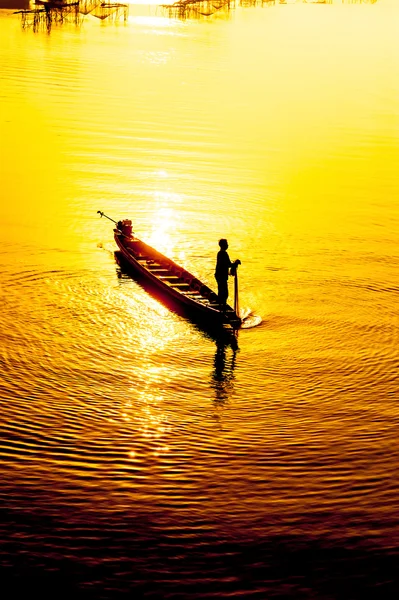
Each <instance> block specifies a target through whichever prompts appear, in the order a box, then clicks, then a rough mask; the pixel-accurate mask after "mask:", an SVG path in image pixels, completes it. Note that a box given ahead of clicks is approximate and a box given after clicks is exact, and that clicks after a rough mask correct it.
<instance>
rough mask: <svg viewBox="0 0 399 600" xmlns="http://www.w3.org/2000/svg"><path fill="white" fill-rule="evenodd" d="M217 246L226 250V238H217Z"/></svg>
mask: <svg viewBox="0 0 399 600" xmlns="http://www.w3.org/2000/svg"><path fill="white" fill-rule="evenodd" d="M219 246H220V248H221V249H222V250H227V248H228V247H229V245H228V243H227V240H225V239H224V238H222V239H221V240H219Z"/></svg>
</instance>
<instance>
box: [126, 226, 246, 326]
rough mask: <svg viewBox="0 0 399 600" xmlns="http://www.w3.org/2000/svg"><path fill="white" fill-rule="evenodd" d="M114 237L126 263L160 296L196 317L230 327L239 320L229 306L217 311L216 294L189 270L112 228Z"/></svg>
mask: <svg viewBox="0 0 399 600" xmlns="http://www.w3.org/2000/svg"><path fill="white" fill-rule="evenodd" d="M114 238H115V241H116V244H117V246H118V248H119V251H120V253H121V255H122V257H123V259H124V261H126V263H127V264H128V265H129V266H130V267H131V268H132V269H133V270H134V271H135V272H136V273H137V274H139V275H140V276H141V278H143V280H144V281H147V282H148V283H150V284H151V285H152V287H154V288H155V289H156V290H159V292H161V294H162V295H165V296H167V297H168V298H171V299H172V300H174V301H175V302H177V303H178V304H179V305H181V306H184V307H185V308H186V309H188V310H189V311H190V312H194V313H195V314H196V315H197V316H198V317H201V318H204V319H206V320H211V321H213V322H216V323H219V324H220V325H223V326H228V327H231V328H233V329H239V327H240V325H241V319H240V318H239V317H237V315H236V314H235V312H234V310H233V309H232V308H231V306H229V305H227V306H226V311H225V312H224V313H222V312H221V311H220V310H219V302H218V297H217V294H215V292H214V291H212V290H211V289H210V288H209V287H208V286H207V285H205V284H204V283H202V282H201V281H200V280H199V279H197V278H196V277H195V276H194V275H193V274H192V273H190V272H189V271H187V270H186V269H184V268H183V267H181V266H180V265H178V264H177V263H175V262H174V261H172V260H171V259H169V258H167V257H166V256H164V255H163V254H161V253H160V252H158V251H157V250H155V249H154V248H152V247H151V246H149V245H148V244H146V243H145V242H143V241H141V240H139V239H138V238H135V237H133V236H127V235H125V234H124V233H122V232H121V231H120V230H119V229H114Z"/></svg>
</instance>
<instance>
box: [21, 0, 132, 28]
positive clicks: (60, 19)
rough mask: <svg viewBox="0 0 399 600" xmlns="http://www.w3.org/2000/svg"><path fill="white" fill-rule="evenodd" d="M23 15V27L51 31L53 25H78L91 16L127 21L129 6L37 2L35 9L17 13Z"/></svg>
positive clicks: (87, 0)
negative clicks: (82, 19) (43, 28)
mask: <svg viewBox="0 0 399 600" xmlns="http://www.w3.org/2000/svg"><path fill="white" fill-rule="evenodd" d="M17 12H18V14H20V15H21V21H22V27H23V28H25V27H32V28H33V30H34V31H37V30H38V29H39V28H40V27H45V28H46V29H47V31H50V30H51V27H52V25H53V24H62V23H64V22H69V23H71V22H73V23H75V24H78V23H79V22H80V19H81V18H82V16H85V15H88V14H91V15H93V17H96V18H97V19H100V20H104V19H108V18H110V17H111V18H112V19H113V20H114V21H117V20H120V19H121V18H122V17H123V20H124V21H126V20H127V18H128V15H129V5H128V4H122V3H119V2H103V1H102V0H76V1H73V2H64V1H63V0H48V1H45V0H36V2H35V4H34V5H33V8H31V9H27V10H20V11H17Z"/></svg>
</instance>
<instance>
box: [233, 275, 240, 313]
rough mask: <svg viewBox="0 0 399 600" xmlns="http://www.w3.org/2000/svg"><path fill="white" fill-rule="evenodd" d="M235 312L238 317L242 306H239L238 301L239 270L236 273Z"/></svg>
mask: <svg viewBox="0 0 399 600" xmlns="http://www.w3.org/2000/svg"><path fill="white" fill-rule="evenodd" d="M234 312H235V313H236V315H237V317H240V315H239V312H240V307H239V303H238V273H237V270H236V272H235V275H234Z"/></svg>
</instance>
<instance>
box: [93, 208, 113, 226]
mask: <svg viewBox="0 0 399 600" xmlns="http://www.w3.org/2000/svg"><path fill="white" fill-rule="evenodd" d="M97 214H99V215H100V217H105V218H106V219H109V220H110V221H112V222H113V223H115V225H117V224H118V223H117V222H116V221H114V220H113V219H111V217H108V216H107V215H106V214H105V213H103V212H102V211H101V210H98V211H97Z"/></svg>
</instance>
